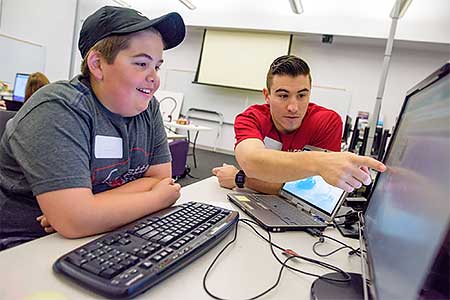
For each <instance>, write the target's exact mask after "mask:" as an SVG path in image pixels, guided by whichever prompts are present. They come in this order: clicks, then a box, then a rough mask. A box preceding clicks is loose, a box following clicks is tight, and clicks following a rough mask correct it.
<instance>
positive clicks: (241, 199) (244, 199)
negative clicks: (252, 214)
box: [235, 196, 250, 202]
mask: <svg viewBox="0 0 450 300" xmlns="http://www.w3.org/2000/svg"><path fill="white" fill-rule="evenodd" d="M235 197H236V199H238V200H239V201H241V202H248V201H250V199H248V198H247V197H246V196H235Z"/></svg>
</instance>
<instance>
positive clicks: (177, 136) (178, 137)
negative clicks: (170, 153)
mask: <svg viewBox="0 0 450 300" xmlns="http://www.w3.org/2000/svg"><path fill="white" fill-rule="evenodd" d="M185 138H187V136H186V135H184V134H178V133H174V132H170V131H169V132H167V139H168V140H183V139H185Z"/></svg>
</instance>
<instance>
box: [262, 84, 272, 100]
mask: <svg viewBox="0 0 450 300" xmlns="http://www.w3.org/2000/svg"><path fill="white" fill-rule="evenodd" d="M262 92H263V95H264V100H266V103H269V101H270V92H269V90H268V89H267V88H263V91H262Z"/></svg>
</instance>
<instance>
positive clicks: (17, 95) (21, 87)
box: [13, 73, 30, 102]
mask: <svg viewBox="0 0 450 300" xmlns="http://www.w3.org/2000/svg"><path fill="white" fill-rule="evenodd" d="M29 76H30V75H29V74H22V73H17V74H16V80H15V81H14V91H13V100H14V101H20V102H23V101H24V99H25V87H26V85H27V81H28V77H29Z"/></svg>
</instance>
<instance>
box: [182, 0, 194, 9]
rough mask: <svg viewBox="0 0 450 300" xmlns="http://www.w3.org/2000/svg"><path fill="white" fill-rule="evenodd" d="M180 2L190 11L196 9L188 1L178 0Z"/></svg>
mask: <svg viewBox="0 0 450 300" xmlns="http://www.w3.org/2000/svg"><path fill="white" fill-rule="evenodd" d="M180 2H181V3H183V4H184V5H185V6H186V7H187V8H189V9H190V10H194V9H196V8H197V7H196V6H195V5H194V4H192V2H191V1H189V0H180Z"/></svg>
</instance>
